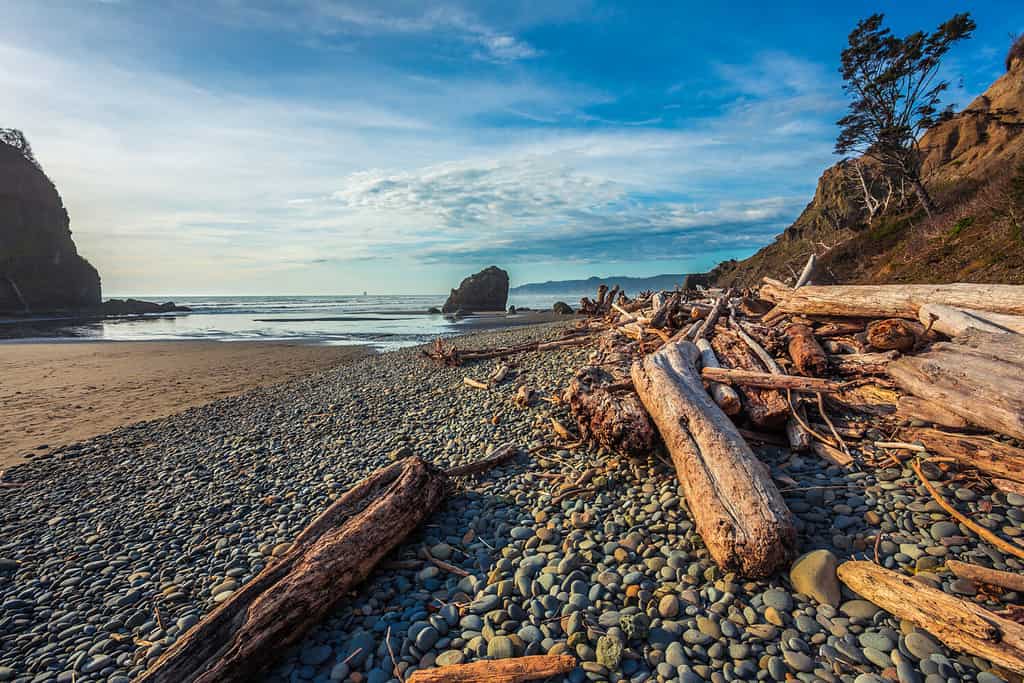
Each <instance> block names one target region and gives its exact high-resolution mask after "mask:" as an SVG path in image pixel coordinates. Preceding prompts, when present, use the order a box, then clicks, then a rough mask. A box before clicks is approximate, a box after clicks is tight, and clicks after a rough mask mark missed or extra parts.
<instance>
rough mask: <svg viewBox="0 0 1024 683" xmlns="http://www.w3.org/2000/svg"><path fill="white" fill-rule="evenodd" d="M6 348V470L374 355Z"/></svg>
mask: <svg viewBox="0 0 1024 683" xmlns="http://www.w3.org/2000/svg"><path fill="white" fill-rule="evenodd" d="M0 344H2V349H3V352H2V354H0V376H2V377H3V378H4V380H3V383H2V384H0V424H2V425H4V428H3V429H2V430H0V470H4V469H7V468H10V467H12V466H15V465H18V464H21V463H24V462H26V461H28V460H31V459H36V460H38V459H41V458H45V457H46V456H47V454H49V453H50V452H51V451H53V450H55V449H58V448H60V447H63V446H68V445H70V444H73V443H77V442H80V441H84V440H87V439H89V438H92V437H96V436H100V435H102V434H105V433H108V432H110V431H112V430H114V429H117V428H119V427H125V426H128V425H131V424H135V423H138V422H144V421H147V420H153V419H156V418H161V417H167V416H169V415H174V414H177V413H180V412H182V411H184V410H187V409H189V408H194V407H197V406H202V405H206V404H208V403H210V402H212V401H215V400H218V399H221V398H226V397H229V396H236V395H239V394H243V393H245V392H247V391H250V390H252V389H256V388H259V387H267V386H273V385H276V384H280V383H282V382H286V381H288V380H291V379H295V378H298V377H304V376H309V375H314V374H317V373H319V372H322V371H324V370H327V369H330V368H333V367H336V366H338V365H339V364H343V363H346V362H350V361H352V360H354V359H357V358H362V357H365V356H368V355H373V354H375V353H376V352H375V351H374V350H373V349H372V348H371V347H369V346H365V345H360V346H329V345H313V344H293V343H282V342H271V341H257V342H243V341H239V342H228V343H225V342H219V341H190V340H175V341H159V340H150V341H113V340H104V339H88V338H61V339H52V340H50V339H40V340H29V341H26V340H20V339H16V340H3V341H0ZM43 446H45V448H44V447H43ZM30 455H31V456H34V457H31V458H30V457H27V456H30Z"/></svg>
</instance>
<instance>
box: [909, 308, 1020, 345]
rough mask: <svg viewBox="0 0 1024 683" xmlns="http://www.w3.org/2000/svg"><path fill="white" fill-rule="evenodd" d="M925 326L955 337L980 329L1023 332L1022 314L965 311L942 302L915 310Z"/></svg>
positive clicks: (999, 331) (1003, 332) (997, 331)
mask: <svg viewBox="0 0 1024 683" xmlns="http://www.w3.org/2000/svg"><path fill="white" fill-rule="evenodd" d="M917 315H918V319H919V320H920V321H921V324H922V325H924V326H925V327H931V329H933V330H935V331H936V332H941V333H942V334H944V335H946V336H947V337H956V336H959V335H961V334H964V333H965V332H967V331H968V330H981V331H982V332H993V333H996V334H1005V333H1015V334H1024V316H1014V315H1003V314H999V313H987V312H985V311H966V310H964V309H961V308H954V307H952V306H945V305H943V304H925V305H924V306H921V308H920V310H918V312H917Z"/></svg>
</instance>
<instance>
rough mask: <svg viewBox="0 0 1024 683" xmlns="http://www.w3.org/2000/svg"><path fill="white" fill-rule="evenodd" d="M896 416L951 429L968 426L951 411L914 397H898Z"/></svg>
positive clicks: (965, 421)
mask: <svg viewBox="0 0 1024 683" xmlns="http://www.w3.org/2000/svg"><path fill="white" fill-rule="evenodd" d="M896 415H897V416H898V417H901V418H903V419H904V420H921V421H923V422H930V423H932V424H934V425H938V426H940V427H951V428H953V429H963V428H965V427H967V425H968V422H967V420H965V419H964V418H962V417H960V416H959V415H957V414H956V413H954V412H953V411H951V410H947V409H946V408H944V407H943V406H941V405H939V404H938V403H933V402H931V401H926V400H924V399H923V398H918V397H916V396H900V398H899V403H897V404H896Z"/></svg>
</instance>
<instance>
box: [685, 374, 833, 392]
mask: <svg viewBox="0 0 1024 683" xmlns="http://www.w3.org/2000/svg"><path fill="white" fill-rule="evenodd" d="M701 375H702V376H703V377H704V379H707V380H709V381H712V382H725V383H727V384H737V385H739V386H743V387H759V388H761V389H790V390H792V391H810V392H819V391H820V392H823V393H828V394H835V393H838V392H840V391H842V390H843V383H842V382H836V381H834V380H831V379H819V378H817V377H801V376H799V375H773V374H771V373H769V372H755V371H753V370H735V369H732V368H704V369H703V370H702V371H701Z"/></svg>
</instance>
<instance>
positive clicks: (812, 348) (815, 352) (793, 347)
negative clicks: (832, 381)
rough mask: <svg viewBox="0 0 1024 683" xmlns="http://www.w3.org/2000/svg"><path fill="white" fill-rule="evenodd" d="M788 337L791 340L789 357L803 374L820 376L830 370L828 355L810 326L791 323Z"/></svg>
mask: <svg viewBox="0 0 1024 683" xmlns="http://www.w3.org/2000/svg"><path fill="white" fill-rule="evenodd" d="M786 337H787V338H788V340H789V357H790V358H792V359H793V362H794V363H795V364H796V367H797V369H798V370H799V371H800V372H801V373H802V374H804V375H807V376H808V377H820V376H822V375H824V374H825V373H826V372H828V357H826V356H825V350H824V349H823V348H821V344H819V343H818V340H817V339H815V338H814V332H812V331H811V328H810V327H808V326H807V325H790V326H789V327H788V328H787V329H786Z"/></svg>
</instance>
